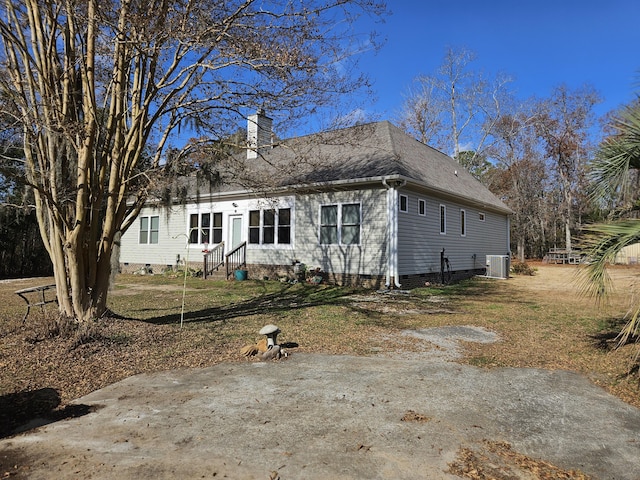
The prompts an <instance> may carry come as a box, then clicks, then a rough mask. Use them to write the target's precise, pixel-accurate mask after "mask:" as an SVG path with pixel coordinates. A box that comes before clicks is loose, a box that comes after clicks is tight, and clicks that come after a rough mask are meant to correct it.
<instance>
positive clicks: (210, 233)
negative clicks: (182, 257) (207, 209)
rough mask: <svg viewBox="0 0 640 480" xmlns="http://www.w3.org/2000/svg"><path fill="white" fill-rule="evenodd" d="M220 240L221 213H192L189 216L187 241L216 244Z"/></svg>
mask: <svg viewBox="0 0 640 480" xmlns="http://www.w3.org/2000/svg"><path fill="white" fill-rule="evenodd" d="M221 241H222V213H215V212H214V213H200V214H198V213H192V214H191V215H190V216H189V243H191V244H198V243H202V244H209V243H211V244H214V245H215V244H218V243H220V242H221Z"/></svg>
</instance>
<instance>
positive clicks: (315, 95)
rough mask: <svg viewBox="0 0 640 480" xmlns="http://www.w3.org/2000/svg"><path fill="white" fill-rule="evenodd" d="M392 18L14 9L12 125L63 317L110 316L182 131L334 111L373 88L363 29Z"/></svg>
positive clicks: (306, 9)
mask: <svg viewBox="0 0 640 480" xmlns="http://www.w3.org/2000/svg"><path fill="white" fill-rule="evenodd" d="M383 11H384V5H382V4H380V3H378V2H375V1H369V0H327V1H321V0H318V1H309V2H290V1H287V0H266V1H260V2H257V1H253V0H144V1H143V0H120V1H112V0H103V1H97V0H60V1H57V0H4V1H3V2H2V6H1V7H0V37H1V39H2V43H3V49H2V53H0V59H1V61H2V65H3V69H4V71H3V72H2V75H0V84H1V87H2V93H3V94H5V95H7V98H8V101H7V103H6V104H7V105H8V107H7V109H6V111H5V112H3V113H4V114H8V115H11V116H12V118H13V121H14V122H15V124H16V125H18V126H19V127H20V129H21V131H22V136H23V142H24V145H23V146H24V151H25V166H26V169H25V170H26V180H27V182H28V183H29V185H31V187H32V188H33V189H34V194H35V205H36V211H37V217H38V223H39V227H40V232H41V235H42V238H43V240H44V243H45V246H46V248H47V251H48V253H49V256H50V258H51V261H52V262H53V269H54V275H55V280H56V286H57V294H58V301H59V305H60V311H61V312H62V313H63V314H65V315H67V316H70V317H75V318H76V319H78V320H79V321H86V320H89V319H92V318H98V317H100V316H101V315H103V314H104V312H105V311H106V305H107V293H108V284H109V272H110V268H111V264H110V260H111V254H112V250H113V248H114V239H115V238H116V236H117V235H118V234H120V233H122V232H124V231H126V230H127V228H129V226H130V225H131V224H132V222H133V220H134V219H135V218H136V216H137V214H138V213H139V211H140V208H141V207H142V205H143V204H144V202H145V200H146V199H147V197H148V195H149V192H150V190H151V189H152V188H153V186H154V181H155V179H156V178H157V177H158V176H160V175H161V173H162V166H163V162H164V158H165V153H166V151H167V149H168V148H169V147H171V146H172V138H174V137H175V135H176V134H177V133H180V131H181V130H183V129H186V128H190V129H196V130H198V131H199V132H202V133H207V134H209V135H210V136H211V137H212V138H219V137H220V136H224V135H225V134H226V133H228V132H229V126H232V125H236V124H237V123H236V122H237V120H238V117H239V116H244V115H245V114H246V113H247V111H250V110H254V111H255V110H256V109H257V108H259V107H264V108H267V109H269V111H270V112H276V111H280V112H283V114H286V115H288V118H290V119H294V118H300V117H301V116H304V114H305V112H309V111H311V110H312V109H316V108H322V107H326V106H328V105H335V104H336V100H338V99H339V98H340V97H341V96H342V95H343V94H345V93H348V92H351V91H353V90H354V89H356V88H359V87H360V86H362V85H365V86H366V85H367V83H366V79H363V78H360V77H358V76H357V75H353V72H352V71H351V69H350V68H349V65H350V64H351V62H350V57H349V54H350V52H349V51H348V50H346V49H345V48H347V47H348V46H349V44H350V43H353V42H350V40H353V39H350V38H348V37H349V36H350V35H354V32H353V30H352V29H351V25H352V22H354V21H355V20H356V19H357V17H358V16H359V15H360V14H362V13H367V14H373V15H379V14H382V13H383ZM345 72H346V73H345ZM180 154H181V152H180V151H178V153H177V154H176V156H179V155H180Z"/></svg>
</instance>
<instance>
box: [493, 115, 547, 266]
mask: <svg viewBox="0 0 640 480" xmlns="http://www.w3.org/2000/svg"><path fill="white" fill-rule="evenodd" d="M534 125H535V115H534V114H533V113H532V112H531V111H530V109H529V108H528V107H527V106H525V105H522V106H520V107H519V108H518V109H517V111H516V112H514V113H512V114H505V115H503V116H501V117H500V118H499V119H498V121H497V122H495V124H494V126H493V129H492V131H491V135H492V136H493V137H494V139H495V142H494V143H493V146H492V148H491V156H492V158H493V159H494V161H495V162H496V169H495V170H494V171H493V172H492V184H491V186H490V187H491V189H492V191H494V192H495V193H497V194H499V195H500V196H501V197H502V198H504V200H505V202H506V203H507V204H508V205H509V206H510V207H511V208H512V209H513V211H514V214H513V217H512V220H511V227H512V240H513V241H514V242H515V244H516V256H517V258H518V259H519V260H520V261H524V260H525V257H526V256H527V254H531V253H532V252H531V250H532V247H533V246H534V245H536V244H539V243H540V242H542V243H544V236H545V231H546V228H545V223H544V219H545V218H546V215H545V214H544V210H545V206H546V205H545V204H546V202H545V185H546V183H547V178H546V170H545V165H544V159H543V155H542V152H541V151H540V150H539V148H538V138H537V135H536V132H535V129H534Z"/></svg>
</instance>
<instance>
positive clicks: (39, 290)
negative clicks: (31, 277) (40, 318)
mask: <svg viewBox="0 0 640 480" xmlns="http://www.w3.org/2000/svg"><path fill="white" fill-rule="evenodd" d="M55 288H56V285H55V284H53V285H40V286H39V287H30V288H23V289H22V290H16V292H15V293H16V295H18V296H19V297H20V298H22V299H23V300H24V301H25V303H26V304H27V313H25V314H24V317H23V319H22V323H23V324H24V322H26V321H27V317H28V316H29V312H30V311H31V307H38V306H39V307H40V308H42V313H43V314H44V306H45V305H46V304H47V303H53V302H55V303H58V297H55V298H52V299H49V300H47V295H46V292H47V291H48V290H55ZM32 293H35V294H38V295H36V298H35V301H30V300H29V298H28V297H29V294H32Z"/></svg>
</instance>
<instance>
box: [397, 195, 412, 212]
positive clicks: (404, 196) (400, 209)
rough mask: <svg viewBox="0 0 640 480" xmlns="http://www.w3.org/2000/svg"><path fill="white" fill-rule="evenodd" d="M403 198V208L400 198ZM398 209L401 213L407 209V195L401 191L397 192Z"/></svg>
mask: <svg viewBox="0 0 640 480" xmlns="http://www.w3.org/2000/svg"><path fill="white" fill-rule="evenodd" d="M403 199H404V208H402V200H403ZM398 210H399V211H400V212H403V213H407V212H408V211H409V195H405V194H403V193H399V194H398Z"/></svg>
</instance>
